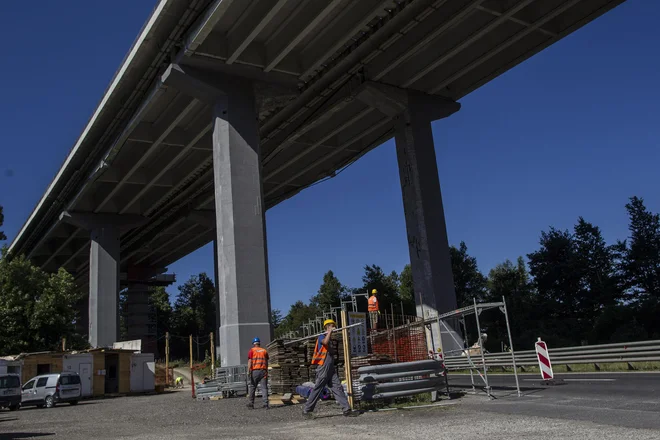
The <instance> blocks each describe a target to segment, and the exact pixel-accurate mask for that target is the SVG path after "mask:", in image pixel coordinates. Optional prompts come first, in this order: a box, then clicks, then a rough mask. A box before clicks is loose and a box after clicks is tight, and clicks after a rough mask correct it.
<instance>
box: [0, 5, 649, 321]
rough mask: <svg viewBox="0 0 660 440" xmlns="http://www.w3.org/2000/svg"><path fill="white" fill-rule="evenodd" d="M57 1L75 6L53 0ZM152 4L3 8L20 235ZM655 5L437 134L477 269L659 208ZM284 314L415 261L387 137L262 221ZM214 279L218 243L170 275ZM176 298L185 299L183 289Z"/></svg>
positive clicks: (456, 220) (528, 72) (560, 54)
mask: <svg viewBox="0 0 660 440" xmlns="http://www.w3.org/2000/svg"><path fill="white" fill-rule="evenodd" d="M56 4H60V5H64V6H59V7H57V6H56ZM154 4H155V1H153V0H149V1H147V0H138V1H136V0H115V1H113V2H90V1H88V0H75V1H74V0H67V1H66V2H62V3H60V2H46V1H43V2H39V6H38V7H34V5H33V4H28V3H26V2H11V3H8V4H7V5H4V6H3V16H4V17H5V20H4V22H3V27H1V28H0V36H1V37H2V41H5V42H6V43H7V44H5V47H4V51H3V52H4V53H3V57H4V62H3V68H2V69H0V97H1V98H0V116H1V117H0V130H1V132H2V134H3V137H2V141H1V142H2V148H1V152H2V155H1V156H0V205H3V206H4V211H5V225H4V230H5V233H6V234H7V236H8V238H9V240H11V239H13V238H14V236H15V235H16V234H17V232H18V230H19V229H20V227H21V226H22V224H23V222H24V221H25V220H26V219H27V217H28V215H29V214H30V212H31V211H32V209H33V208H34V206H35V205H36V203H37V202H38V200H39V198H40V197H41V195H42V194H43V192H44V191H45V189H46V187H47V186H48V185H49V184H50V182H51V180H52V179H53V177H54V175H55V174H56V172H57V170H58V169H59V167H60V165H61V164H62V162H63V161H64V159H65V157H66V155H67V153H68V151H69V150H70V148H71V147H72V146H73V144H74V142H75V141H76V139H77V137H78V136H79V134H80V132H81V131H82V129H83V128H84V125H85V124H86V122H87V120H88V118H89V117H90V116H91V114H92V112H93V111H94V109H95V107H96V105H97V103H98V102H99V100H100V99H101V96H102V94H103V92H104V90H105V88H106V86H107V85H108V83H109V81H110V79H111V78H112V75H113V74H114V72H115V70H116V69H117V68H118V66H119V64H120V62H121V61H122V59H123V57H124V55H125V54H126V52H127V51H128V49H129V47H130V45H131V43H132V42H133V40H134V39H135V37H136V35H137V33H138V31H139V30H140V28H141V26H142V24H143V23H144V21H145V20H146V18H147V17H148V15H149V13H150V12H151V10H152V8H153V6H154ZM658 16H660V2H651V1H643V0H628V1H627V2H626V3H624V4H623V5H621V6H619V7H618V8H616V9H615V10H613V11H611V12H609V13H608V14H606V15H605V16H603V17H601V18H599V19H598V20H596V21H595V22H592V23H591V24H589V25H588V26H586V27H585V28H583V29H581V30H579V31H578V32H576V33H574V34H572V35H571V36H569V37H567V38H565V39H564V40H562V41H561V42H559V43H558V44H555V45H554V46H552V47H550V48H549V49H546V50H545V51H544V52H542V53H540V54H538V55H536V56H535V57H533V58H532V59H530V60H528V61H526V62H525V63H523V64H522V65H519V66H517V67H516V68H514V69H513V70H511V71H509V72H508V73H506V74H505V75H503V76H501V77H499V78H498V79H496V80H495V81H492V82H491V83H489V84H488V85H486V86H484V87H482V88H481V89H479V90H478V91H476V92H474V93H472V94H471V95H469V96H467V97H466V98H464V99H462V100H461V103H462V105H463V107H462V109H461V111H460V112H458V113H457V114H455V115H453V116H451V117H450V118H449V119H445V120H442V121H438V122H436V123H434V125H433V131H434V136H435V142H436V144H435V146H436V152H437V158H438V168H439V173H440V181H441V184H442V191H443V198H444V206H445V213H446V217H447V229H448V233H449V240H450V242H451V243H453V244H458V243H459V242H460V241H461V240H463V241H465V242H466V243H467V245H468V249H469V251H470V253H471V254H472V255H474V256H476V257H477V259H478V262H479V266H480V268H481V270H482V271H484V272H488V270H489V269H490V268H492V267H493V266H494V265H496V264H497V263H499V262H501V261H503V260H505V259H507V258H509V259H515V258H517V257H518V256H519V255H525V254H527V253H529V252H531V251H533V250H534V249H535V248H536V246H537V243H538V238H539V234H540V232H541V230H544V229H547V228H548V227H549V226H556V227H559V228H570V227H572V225H573V224H574V223H575V220H576V219H577V217H578V216H584V217H585V218H586V219H587V220H588V221H591V222H593V223H595V224H597V225H598V226H600V227H601V228H602V230H603V233H604V236H605V237H606V239H607V240H608V241H613V240H615V239H618V238H625V237H626V236H627V218H626V212H625V209H624V205H625V203H626V201H627V199H628V197H630V196H633V195H638V196H641V197H644V199H645V200H646V203H647V206H648V207H649V208H650V209H652V210H653V211H656V212H657V211H660V195H659V194H658V190H657V187H658V172H657V169H658V164H660V148H658V147H659V146H660V145H659V144H660V141H659V139H660V124H659V123H658V114H659V111H660V104H659V103H660V87H658V86H657V78H658V76H660V57H658V56H657V53H658V47H660V28H658V27H657V23H656V20H657V17H658ZM267 222H268V251H269V263H270V285H271V296H272V302H273V307H276V308H280V309H282V310H287V309H288V307H289V305H290V304H291V303H292V302H294V301H296V300H298V299H303V300H306V299H308V298H309V296H310V295H312V294H314V293H315V292H316V290H317V289H318V286H319V284H320V283H321V278H322V276H323V274H324V273H325V272H326V271H327V270H328V269H332V270H333V271H334V272H335V273H336V274H337V276H338V277H339V278H340V280H341V281H342V282H343V283H345V284H347V285H350V286H357V285H359V284H360V278H361V276H362V272H363V271H362V267H363V266H364V265H365V264H377V265H380V266H381V267H382V268H383V269H384V270H385V271H391V270H397V271H400V270H401V269H402V268H403V266H404V265H405V264H406V263H407V262H408V247H407V243H406V232H405V224H404V218H403V206H402V201H401V190H400V187H399V177H398V170H397V164H396V157H395V151H394V144H393V142H392V141H389V142H386V143H385V144H383V145H382V146H380V147H379V148H377V149H376V150H374V151H372V152H371V153H369V154H368V155H367V156H365V157H364V158H363V159H362V160H360V161H358V162H357V163H355V164H354V165H353V166H351V167H349V168H348V169H347V170H346V171H344V172H343V173H341V174H340V175H339V176H338V177H336V178H335V179H332V180H330V181H328V182H325V183H323V184H320V185H316V186H315V187H313V188H311V189H309V190H306V191H304V192H303V193H301V194H299V195H298V196H296V197H295V198H293V199H290V200H288V201H286V202H284V203H282V204H280V205H278V206H277V207H275V208H273V209H271V210H270V211H268V213H267ZM170 271H171V272H174V273H176V274H177V278H178V279H179V281H180V282H183V281H185V280H186V279H187V278H189V277H190V276H191V275H193V274H196V273H199V272H201V271H206V272H207V273H209V274H212V273H213V260H212V249H211V247H210V246H207V247H205V248H202V249H200V250H199V251H197V252H195V253H194V254H191V255H189V256H188V257H186V258H184V259H182V260H181V261H179V262H177V263H175V264H173V265H172V266H170ZM170 291H171V292H172V293H173V294H175V293H176V287H175V286H173V287H172V288H171V289H170Z"/></svg>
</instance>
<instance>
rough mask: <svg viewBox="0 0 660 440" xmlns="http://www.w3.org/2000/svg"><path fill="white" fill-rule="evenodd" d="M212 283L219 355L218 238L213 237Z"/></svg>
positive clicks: (216, 348) (216, 346)
mask: <svg viewBox="0 0 660 440" xmlns="http://www.w3.org/2000/svg"><path fill="white" fill-rule="evenodd" d="M213 285H214V286H215V330H213V331H214V333H215V341H214V342H215V353H216V356H219V355H220V338H219V337H218V336H219V335H220V279H219V276H218V239H217V234H216V238H214V239H213Z"/></svg>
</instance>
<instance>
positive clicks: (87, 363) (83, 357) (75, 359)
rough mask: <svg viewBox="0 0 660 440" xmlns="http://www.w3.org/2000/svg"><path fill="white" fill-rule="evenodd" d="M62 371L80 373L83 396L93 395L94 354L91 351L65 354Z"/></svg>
mask: <svg viewBox="0 0 660 440" xmlns="http://www.w3.org/2000/svg"><path fill="white" fill-rule="evenodd" d="M62 371H67V372H72V373H78V375H79V376H80V385H81V388H82V396H83V397H91V396H92V395H93V394H92V391H93V387H92V374H93V371H94V356H93V355H92V354H91V353H76V354H65V355H64V356H63V357H62Z"/></svg>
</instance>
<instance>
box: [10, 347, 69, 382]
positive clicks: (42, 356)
mask: <svg viewBox="0 0 660 440" xmlns="http://www.w3.org/2000/svg"><path fill="white" fill-rule="evenodd" d="M63 356H64V354H63V353H54V352H50V351H44V352H38V353H21V354H20V355H18V356H17V359H20V360H22V361H23V368H22V370H21V382H23V383H25V382H27V381H28V380H30V379H32V378H33V377H34V376H39V375H41V374H50V373H61V372H62V357H63Z"/></svg>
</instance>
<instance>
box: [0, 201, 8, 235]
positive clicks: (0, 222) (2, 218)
mask: <svg viewBox="0 0 660 440" xmlns="http://www.w3.org/2000/svg"><path fill="white" fill-rule="evenodd" d="M4 223H5V215H4V214H3V213H2V205H0V227H2V225H3V224H4ZM6 239H7V236H6V235H5V233H4V232H3V231H0V241H3V240H6Z"/></svg>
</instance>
